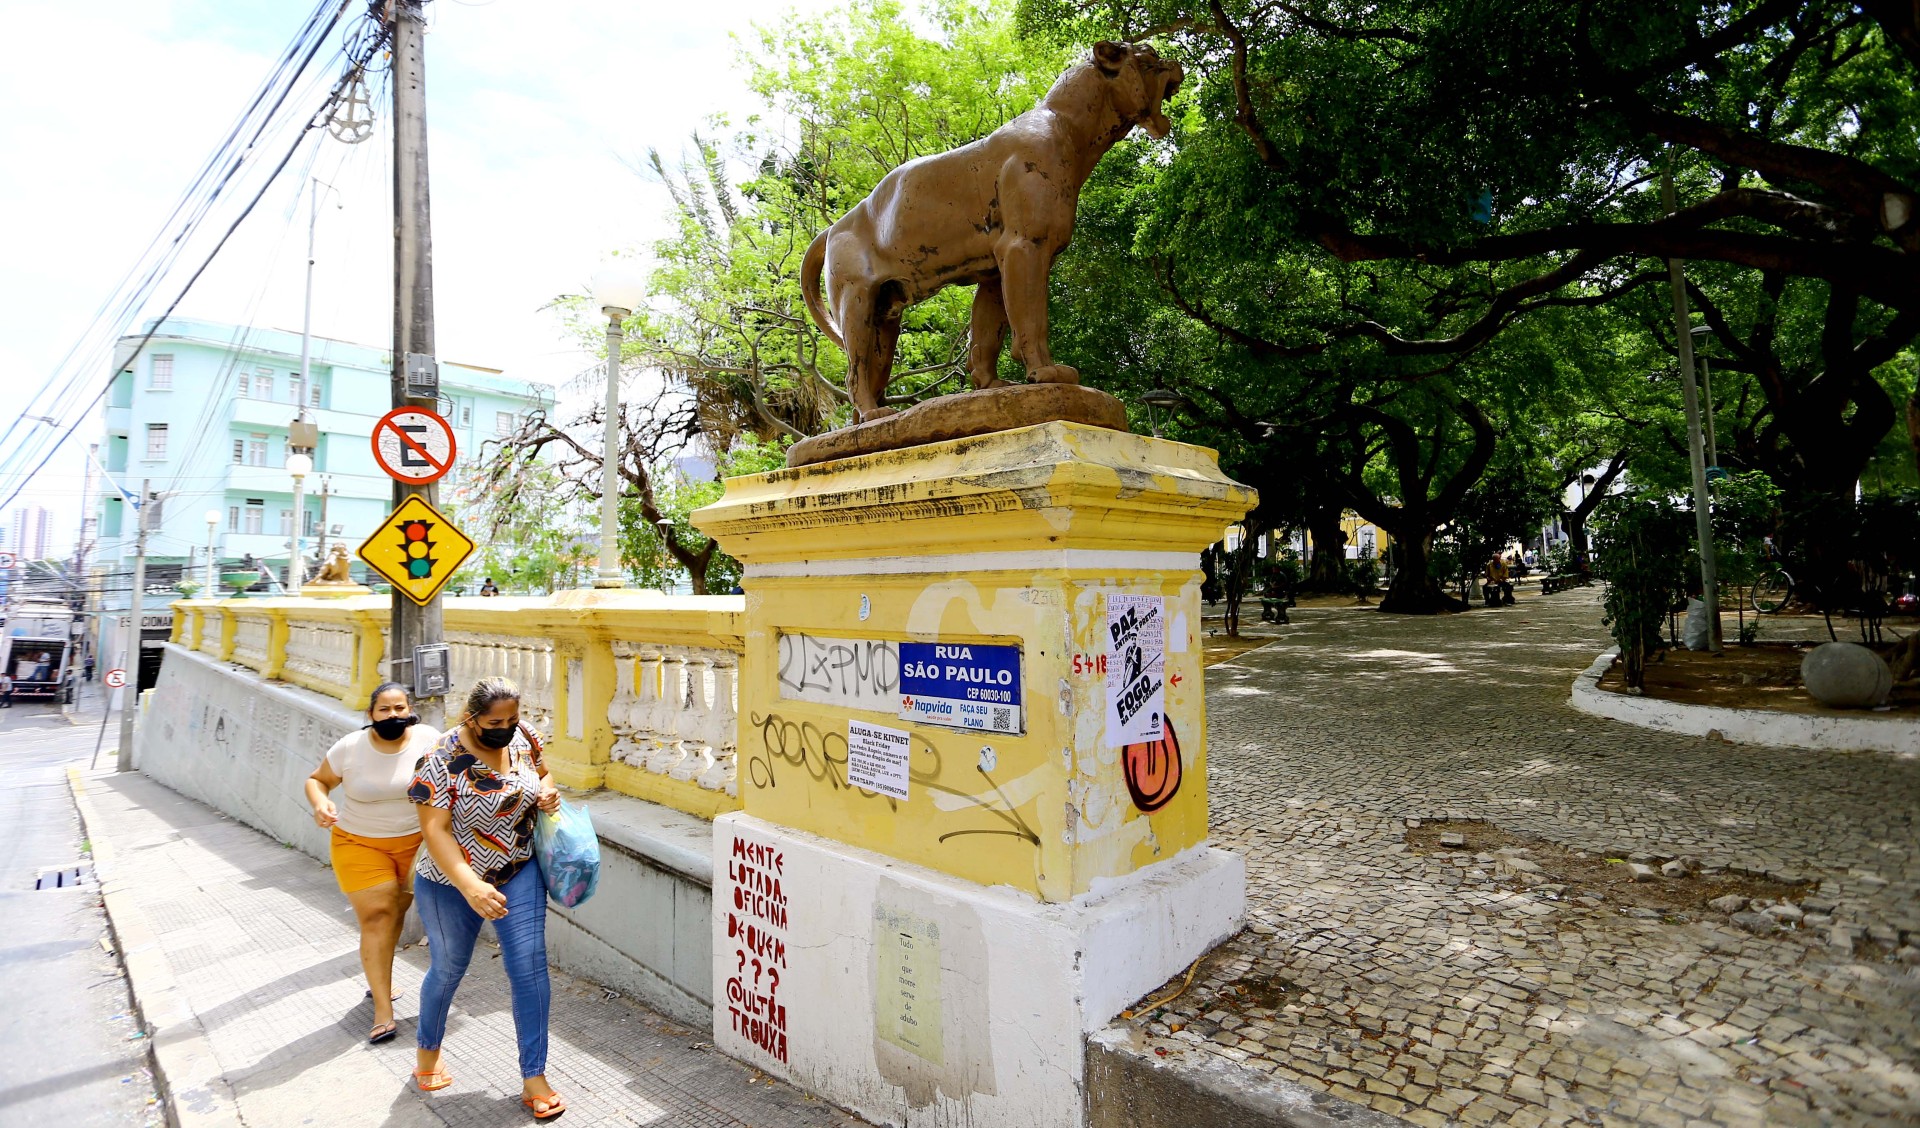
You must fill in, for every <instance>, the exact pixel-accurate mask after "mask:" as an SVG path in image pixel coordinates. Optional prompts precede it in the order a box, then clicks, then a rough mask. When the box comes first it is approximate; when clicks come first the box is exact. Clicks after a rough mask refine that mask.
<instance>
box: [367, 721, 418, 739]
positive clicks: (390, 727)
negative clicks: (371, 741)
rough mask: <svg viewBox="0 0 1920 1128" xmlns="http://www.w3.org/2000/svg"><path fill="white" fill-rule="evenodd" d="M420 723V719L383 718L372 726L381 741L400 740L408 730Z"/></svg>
mask: <svg viewBox="0 0 1920 1128" xmlns="http://www.w3.org/2000/svg"><path fill="white" fill-rule="evenodd" d="M419 723H420V718H419V717H414V716H406V717H381V718H380V719H379V720H377V721H375V722H373V724H372V725H371V726H370V727H371V728H372V729H373V731H374V735H376V736H378V737H379V738H380V739H381V740H399V739H400V738H401V737H403V736H405V735H406V734H407V730H408V729H410V728H412V727H413V726H414V725H417V724H419Z"/></svg>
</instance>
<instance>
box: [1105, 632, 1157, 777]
mask: <svg viewBox="0 0 1920 1128" xmlns="http://www.w3.org/2000/svg"><path fill="white" fill-rule="evenodd" d="M1107 653H1108V655H1109V661H1108V662H1107V745H1108V746H1109V747H1112V748H1118V747H1121V746H1123V745H1128V744H1141V743H1144V742H1146V741H1149V740H1159V739H1160V738H1161V737H1162V735H1164V732H1163V728H1164V726H1163V722H1164V720H1165V718H1166V712H1167V685H1166V669H1167V608H1166V600H1165V599H1163V598H1162V597H1160V596H1157V595H1108V596H1107Z"/></svg>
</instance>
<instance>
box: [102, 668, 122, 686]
mask: <svg viewBox="0 0 1920 1128" xmlns="http://www.w3.org/2000/svg"><path fill="white" fill-rule="evenodd" d="M103 680H105V681H106V683H107V688H108V689H120V688H122V687H124V686H125V685H126V684H127V672H126V671H125V670H108V671H107V676H106V678H105V679H103Z"/></svg>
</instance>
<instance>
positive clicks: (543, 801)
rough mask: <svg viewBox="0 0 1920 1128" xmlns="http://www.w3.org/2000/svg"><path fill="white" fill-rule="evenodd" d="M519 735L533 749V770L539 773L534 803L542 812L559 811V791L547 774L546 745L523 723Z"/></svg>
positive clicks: (537, 734) (538, 735)
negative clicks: (538, 787)
mask: <svg viewBox="0 0 1920 1128" xmlns="http://www.w3.org/2000/svg"><path fill="white" fill-rule="evenodd" d="M520 735H521V736H523V737H526V739H527V745H528V746H529V747H531V748H532V749H533V770H534V771H536V772H539V773H540V794H539V795H538V796H536V797H535V799H534V802H535V803H536V804H537V805H538V806H539V808H540V809H541V810H543V811H557V810H559V809H560V789H559V788H558V787H556V786H555V785H554V782H553V779H552V777H551V776H549V775H548V774H547V746H546V744H545V743H543V742H542V741H541V739H540V734H539V733H537V732H534V731H533V729H531V728H529V727H528V726H527V725H525V724H524V723H523V724H522V725H521V726H520Z"/></svg>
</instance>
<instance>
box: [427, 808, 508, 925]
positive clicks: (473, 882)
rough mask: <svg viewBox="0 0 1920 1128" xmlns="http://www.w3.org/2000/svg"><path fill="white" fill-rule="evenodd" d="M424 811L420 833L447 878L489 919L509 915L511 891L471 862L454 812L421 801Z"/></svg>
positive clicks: (434, 861)
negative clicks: (484, 877) (458, 838)
mask: <svg viewBox="0 0 1920 1128" xmlns="http://www.w3.org/2000/svg"><path fill="white" fill-rule="evenodd" d="M415 809H416V810H418V811H419V813H420V834H421V837H423V838H424V839H426V843H427V853H428V855H429V856H431V857H432V858H433V864H434V865H436V866H439V867H440V872H441V873H444V874H446V875H447V880H448V881H450V882H452V883H453V887H454V888H455V889H458V890H459V891H460V895H461V896H462V897H465V898H466V899H467V904H469V905H471V906H473V911H474V912H476V913H479V914H480V915H481V916H483V917H485V918H486V919H488V920H499V919H500V918H501V917H503V916H506V915H507V895H506V894H505V893H502V892H500V891H499V890H498V889H495V888H494V887H493V886H491V885H488V884H487V883H486V882H484V881H482V880H480V875H479V874H477V873H475V872H473V867H472V866H470V865H468V864H467V855H466V853H465V852H464V851H462V850H461V849H460V843H458V842H456V841H454V838H453V812H452V811H449V810H447V809H445V808H444V807H431V806H428V805H426V804H420V805H418V806H417V807H416V808H415Z"/></svg>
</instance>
